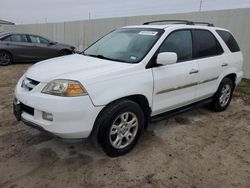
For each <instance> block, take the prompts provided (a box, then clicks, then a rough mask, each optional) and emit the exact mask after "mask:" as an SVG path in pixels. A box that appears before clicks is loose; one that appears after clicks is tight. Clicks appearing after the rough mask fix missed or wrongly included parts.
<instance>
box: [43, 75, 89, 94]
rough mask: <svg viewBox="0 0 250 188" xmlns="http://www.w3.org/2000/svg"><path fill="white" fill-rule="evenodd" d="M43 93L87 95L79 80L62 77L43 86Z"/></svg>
mask: <svg viewBox="0 0 250 188" xmlns="http://www.w3.org/2000/svg"><path fill="white" fill-rule="evenodd" d="M42 93H46V94H50V95H58V96H64V97H72V96H80V95H86V94H87V91H86V90H85V89H84V87H83V86H82V85H81V84H80V83H79V82H77V81H73V80H61V79H60V80H53V81H51V82H49V83H48V84H47V85H46V86H45V87H44V88H43V90H42Z"/></svg>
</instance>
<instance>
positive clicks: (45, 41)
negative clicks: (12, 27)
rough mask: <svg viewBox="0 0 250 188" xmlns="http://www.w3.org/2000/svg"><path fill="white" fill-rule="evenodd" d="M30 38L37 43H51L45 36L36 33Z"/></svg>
mask: <svg viewBox="0 0 250 188" xmlns="http://www.w3.org/2000/svg"><path fill="white" fill-rule="evenodd" d="M29 37H30V40H31V42H32V43H37V44H49V41H48V40H47V39H45V38H43V37H39V36H35V35H30V36H29Z"/></svg>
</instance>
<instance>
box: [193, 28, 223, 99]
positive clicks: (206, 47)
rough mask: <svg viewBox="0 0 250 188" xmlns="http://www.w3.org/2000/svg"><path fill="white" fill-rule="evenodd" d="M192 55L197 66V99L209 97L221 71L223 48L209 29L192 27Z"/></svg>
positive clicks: (214, 89) (215, 86)
mask: <svg viewBox="0 0 250 188" xmlns="http://www.w3.org/2000/svg"><path fill="white" fill-rule="evenodd" d="M192 36H193V57H194V59H196V61H197V63H198V66H199V72H200V74H199V78H198V79H199V80H198V88H197V96H196V98H197V100H199V99H205V98H208V97H211V96H212V95H213V94H214V93H215V92H216V90H217V87H218V84H217V82H218V78H219V76H220V74H221V71H222V63H223V59H224V58H223V56H222V54H223V49H222V47H221V45H220V43H219V42H218V41H217V39H216V38H215V36H214V34H213V33H212V32H211V31H209V30H203V29H193V30H192Z"/></svg>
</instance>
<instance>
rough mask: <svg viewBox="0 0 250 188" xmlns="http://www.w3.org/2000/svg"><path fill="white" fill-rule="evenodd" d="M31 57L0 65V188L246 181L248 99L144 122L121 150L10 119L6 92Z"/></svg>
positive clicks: (249, 182)
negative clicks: (112, 154) (129, 146)
mask: <svg viewBox="0 0 250 188" xmlns="http://www.w3.org/2000/svg"><path fill="white" fill-rule="evenodd" d="M30 65H31V64H16V65H11V66H8V67H0V74H1V78H0V93H1V95H0V187H11V188H15V187H24V188H30V187H143V188H144V187H193V188H194V187H213V188H216V187H226V188H228V187H246V188H249V187H250V102H249V101H250V99H249V97H248V96H246V95H243V94H240V93H237V94H235V96H234V98H233V100H232V103H231V105H230V106H229V108H228V109H227V110H226V111H225V112H221V113H215V112H211V111H210V110H209V109H208V108H206V107H203V108H197V109H194V110H191V111H189V112H187V113H184V114H181V115H178V116H175V117H173V118H170V119H168V120H165V121H161V122H158V123H155V124H151V125H150V126H149V128H148V130H147V131H146V132H145V134H144V135H143V136H142V138H141V139H140V141H139V143H138V145H137V146H136V147H135V148H134V149H133V151H132V152H130V153H129V154H127V155H125V156H122V157H118V158H109V157H107V156H106V155H104V154H103V153H102V152H100V151H96V150H95V149H94V148H93V147H92V146H91V145H90V144H89V142H88V141H87V140H84V141H82V142H81V143H65V142H62V141H61V140H58V139H55V138H52V137H50V136H47V135H46V134H43V133H40V132H39V131H37V130H34V129H31V128H29V127H26V126H25V125H24V124H23V123H21V122H17V121H16V120H15V118H14V116H13V115H12V99H13V92H14V87H15V84H16V82H17V80H18V78H19V77H20V76H21V75H22V74H23V73H24V71H25V70H26V69H27V68H28V67H29V66H30Z"/></svg>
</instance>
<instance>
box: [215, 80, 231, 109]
mask: <svg viewBox="0 0 250 188" xmlns="http://www.w3.org/2000/svg"><path fill="white" fill-rule="evenodd" d="M233 90H234V84H233V82H232V80H231V79H229V78H224V79H223V80H222V81H221V83H220V86H219V88H218V90H217V92H216V93H215V95H214V97H213V101H212V103H211V107H212V109H213V110H215V111H223V110H225V109H226V108H227V107H228V105H229V104H230V102H231V99H232V95H233Z"/></svg>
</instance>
